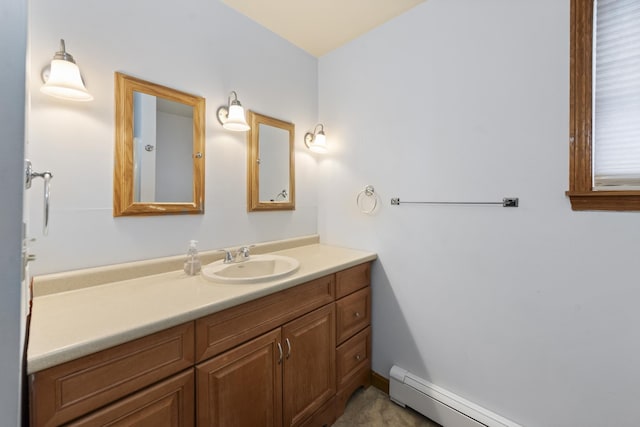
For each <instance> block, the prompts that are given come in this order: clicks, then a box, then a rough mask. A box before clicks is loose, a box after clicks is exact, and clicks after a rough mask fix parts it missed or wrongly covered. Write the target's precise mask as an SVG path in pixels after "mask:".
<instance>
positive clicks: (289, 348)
mask: <svg viewBox="0 0 640 427" xmlns="http://www.w3.org/2000/svg"><path fill="white" fill-rule="evenodd" d="M285 342H286V343H287V356H286V357H287V359H288V358H289V356H291V341H289V338H286V339H285Z"/></svg>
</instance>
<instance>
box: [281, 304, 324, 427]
mask: <svg viewBox="0 0 640 427" xmlns="http://www.w3.org/2000/svg"><path fill="white" fill-rule="evenodd" d="M282 338H283V343H282V346H283V347H284V352H285V360H284V373H283V378H284V380H283V381H284V392H283V393H284V409H283V411H284V414H283V416H284V426H285V427H291V426H297V425H299V424H300V423H302V422H303V421H304V420H305V419H306V418H308V417H309V416H311V415H312V414H313V413H314V412H315V411H317V410H318V409H319V408H320V407H321V406H322V405H323V404H325V403H326V402H328V401H329V399H331V398H332V397H333V396H334V395H335V393H336V364H335V348H336V326H335V304H328V305H326V306H324V307H322V308H319V309H317V310H315V311H312V312H311V313H309V314H307V315H305V316H302V317H300V318H299V319H296V320H294V321H292V322H290V323H287V324H286V325H284V326H283V327H282Z"/></svg>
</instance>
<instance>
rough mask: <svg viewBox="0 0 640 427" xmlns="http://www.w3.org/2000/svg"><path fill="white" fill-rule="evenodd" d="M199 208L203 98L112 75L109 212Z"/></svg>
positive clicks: (201, 196) (193, 210)
mask: <svg viewBox="0 0 640 427" xmlns="http://www.w3.org/2000/svg"><path fill="white" fill-rule="evenodd" d="M203 212H204V98H202V97H198V96H194V95H190V94H186V93H184V92H180V91H177V90H174V89H170V88H167V87H165V86H161V85H157V84H154V83H150V82H146V81H143V80H140V79H137V78H134V77H130V76H126V75H124V74H121V73H116V164H115V173H114V216H121V215H159V214H178V213H203Z"/></svg>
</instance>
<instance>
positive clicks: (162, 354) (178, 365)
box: [31, 322, 194, 427]
mask: <svg viewBox="0 0 640 427" xmlns="http://www.w3.org/2000/svg"><path fill="white" fill-rule="evenodd" d="M193 329H194V324H193V322H189V323H186V324H184V325H180V326H176V327H174V328H171V329H167V330H165V331H162V332H158V333H155V334H152V335H149V336H146V337H144V338H140V339H137V340H134V341H131V342H128V343H125V344H122V345H119V346H117V347H113V348H110V349H107V350H103V351H100V352H98V353H94V354H91V355H89V356H85V357H82V358H80V359H77V360H73V361H71V362H68V363H63V364H62V365H58V366H54V367H53V368H49V369H45V370H44V371H41V372H36V373H35V374H34V375H32V377H31V381H32V384H31V407H32V409H33V411H32V419H31V425H32V426H34V427H39V426H57V425H60V424H61V423H64V422H67V421H70V420H72V419H75V418H77V417H79V416H82V415H85V414H88V413H89V412H91V411H93V410H95V409H97V408H100V407H102V406H105V405H107V404H109V403H111V402H114V401H116V400H117V399H120V398H122V397H124V396H126V395H128V394H130V393H132V392H134V391H137V390H140V389H141V388H143V387H146V386H148V385H150V384H153V383H155V382H157V381H159V380H161V379H163V378H167V377H168V376H170V375H173V374H175V373H177V372H180V371H182V370H184V369H187V368H189V367H191V366H192V365H193V363H194V357H193V351H194V337H193V335H194V330H193Z"/></svg>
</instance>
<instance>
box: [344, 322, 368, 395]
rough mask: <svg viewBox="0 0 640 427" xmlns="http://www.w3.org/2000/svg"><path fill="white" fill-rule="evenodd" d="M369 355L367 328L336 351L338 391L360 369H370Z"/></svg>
mask: <svg viewBox="0 0 640 427" xmlns="http://www.w3.org/2000/svg"><path fill="white" fill-rule="evenodd" d="M370 354H371V327H367V328H366V329H365V330H363V331H361V332H360V333H358V334H357V335H356V336H354V337H353V338H351V339H350V340H348V341H347V342H345V343H344V344H342V345H341V346H339V347H338V348H337V349H336V372H337V376H338V389H341V388H342V387H344V386H345V385H346V384H348V383H349V381H350V380H351V379H352V377H353V376H354V375H357V374H358V373H359V372H360V371H361V370H362V369H366V370H369V369H370V366H371V361H370Z"/></svg>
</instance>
